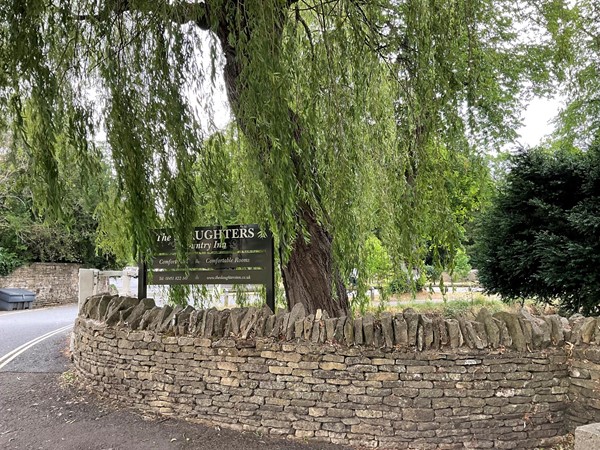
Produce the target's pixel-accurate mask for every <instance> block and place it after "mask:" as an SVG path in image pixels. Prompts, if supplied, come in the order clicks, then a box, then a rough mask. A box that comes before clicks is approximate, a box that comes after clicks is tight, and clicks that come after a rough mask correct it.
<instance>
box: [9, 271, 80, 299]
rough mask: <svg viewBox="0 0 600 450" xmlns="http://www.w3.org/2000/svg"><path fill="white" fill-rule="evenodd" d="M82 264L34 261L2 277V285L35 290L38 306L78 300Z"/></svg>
mask: <svg viewBox="0 0 600 450" xmlns="http://www.w3.org/2000/svg"><path fill="white" fill-rule="evenodd" d="M80 267H81V266H80V265H79V264H68V263H33V264H30V265H29V266H23V267H19V268H17V269H16V270H15V271H14V272H12V273H11V274H10V275H8V276H5V277H0V288H19V289H27V290H29V291H32V292H34V293H35V301H34V302H33V305H32V306H33V307H34V308H40V307H43V306H53V305H65V304H68V303H75V302H77V299H78V289H79V268H80Z"/></svg>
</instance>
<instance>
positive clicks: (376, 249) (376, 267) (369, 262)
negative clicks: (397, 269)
mask: <svg viewBox="0 0 600 450" xmlns="http://www.w3.org/2000/svg"><path fill="white" fill-rule="evenodd" d="M364 251H365V255H364V269H365V270H364V272H363V273H362V274H359V276H362V277H364V278H365V279H366V283H367V284H368V285H369V286H375V287H381V286H382V285H383V284H384V282H385V281H386V280H387V279H388V278H389V277H390V276H391V274H392V271H393V267H392V260H391V258H390V255H389V254H388V252H387V250H386V249H385V247H384V246H383V245H382V244H381V241H380V240H379V239H378V238H377V236H375V235H371V236H369V237H368V238H367V242H365V249H364Z"/></svg>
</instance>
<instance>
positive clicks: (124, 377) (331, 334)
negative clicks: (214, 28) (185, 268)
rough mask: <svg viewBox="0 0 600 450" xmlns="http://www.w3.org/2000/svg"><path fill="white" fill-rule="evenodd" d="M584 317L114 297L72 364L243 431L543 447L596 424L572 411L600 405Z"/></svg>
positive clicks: (98, 311) (173, 410)
mask: <svg viewBox="0 0 600 450" xmlns="http://www.w3.org/2000/svg"><path fill="white" fill-rule="evenodd" d="M594 320H596V319H594ZM585 322H587V323H591V322H590V321H589V319H584V318H581V317H574V318H573V319H572V320H571V321H568V320H566V319H562V318H560V317H558V316H545V317H537V316H532V315H530V314H529V313H527V312H526V311H522V312H521V313H519V314H509V313H500V314H496V315H491V314H490V313H489V312H487V311H485V310H484V311H483V312H482V313H480V314H479V316H478V317H477V320H476V321H469V320H462V319H460V320H452V319H442V318H439V317H429V316H426V315H421V314H417V313H416V312H414V311H412V310H406V311H404V313H402V314H396V315H391V314H383V315H381V317H379V318H375V317H373V316H365V317H363V318H359V319H351V318H329V317H326V315H323V314H322V313H320V312H318V313H317V315H308V316H307V315H306V314H305V312H304V310H303V309H302V307H301V306H296V307H295V308H294V309H293V310H292V311H291V312H290V313H285V314H283V313H282V314H278V315H277V316H275V315H273V314H272V313H271V312H270V310H268V309H267V308H264V309H256V308H243V309H233V310H224V311H217V310H214V309H211V310H207V311H198V310H194V309H193V308H191V307H187V308H181V307H176V308H171V307H169V306H166V307H164V308H157V307H155V306H154V302H153V300H151V299H144V300H142V301H138V300H137V299H134V298H128V297H111V296H107V295H104V296H96V297H90V298H89V299H88V300H87V301H86V302H85V304H84V305H83V306H82V309H81V312H80V316H79V318H78V319H77V322H76V327H75V342H74V344H75V345H74V355H73V356H74V361H75V366H76V368H77V370H78V372H79V374H80V376H81V377H83V378H84V379H85V381H86V383H87V384H89V385H90V386H92V388H93V389H95V390H96V391H98V392H100V393H102V394H103V395H106V396H108V397H110V398H113V399H117V400H119V401H121V402H124V403H126V404H128V405H132V406H135V407H137V408H140V409H142V410H148V411H154V412H158V413H161V414H166V415H176V416H179V417H185V418H189V419H196V420H201V421H208V422H210V423H212V424H219V425H221V426H225V427H229V428H233V429H236V430H246V431H255V432H261V433H265V434H272V435H273V434H277V435H286V436H293V437H298V438H308V439H318V440H324V441H330V442H334V443H340V444H348V445H352V446H355V447H361V448H365V447H379V448H396V449H406V448H426V449H434V448H437V449H462V448H504V449H516V448H538V447H549V446H552V445H555V444H557V443H558V442H560V441H561V439H562V436H563V435H564V434H565V433H566V432H567V431H568V430H569V429H570V428H569V427H570V426H572V425H573V424H575V423H577V424H579V423H583V422H586V421H588V419H589V418H591V417H593V415H589V408H588V405H587V404H585V405H581V406H580V407H577V408H574V400H575V399H576V398H582V397H585V398H587V399H588V400H586V401H587V402H588V403H589V404H590V405H591V404H592V403H593V405H594V406H593V407H595V405H596V403H598V400H592V399H596V398H598V397H597V392H594V391H593V389H594V386H595V385H594V386H592V385H590V384H589V383H590V382H592V381H593V382H594V383H595V382H596V380H597V379H598V378H596V375H597V374H600V371H598V372H596V371H595V370H596V368H599V367H600V366H599V365H597V363H593V364H594V365H593V367H592V366H591V365H590V364H591V363H589V361H588V362H585V361H587V360H584V359H583V358H582V357H583V356H585V355H587V356H586V357H587V358H591V353H589V352H593V355H594V357H596V355H598V353H597V352H596V347H594V346H591V345H590V344H594V345H595V337H594V336H595V333H596V327H590V326H589V325H588V326H587V327H584V326H583V325H584V323H585ZM594 323H596V322H594ZM586 341H587V342H586ZM572 342H575V343H576V344H575V347H574V346H573V345H571V343H572ZM573 348H576V351H573ZM577 352H583V353H581V354H579V353H577ZM586 352H587V353H586ZM590 368H592V369H593V370H592V371H590ZM576 371H579V372H577V373H578V374H579V375H577V376H575V375H576ZM586 371H587V372H586ZM572 380H575V381H572ZM577 380H587V381H584V382H583V383H580V382H578V381H577ZM583 389H588V391H584V390H583ZM577 396H579V397H577Z"/></svg>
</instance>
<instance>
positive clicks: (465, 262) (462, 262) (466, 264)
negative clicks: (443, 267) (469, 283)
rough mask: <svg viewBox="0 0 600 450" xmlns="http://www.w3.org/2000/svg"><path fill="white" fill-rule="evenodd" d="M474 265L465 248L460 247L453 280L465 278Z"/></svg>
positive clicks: (455, 259) (455, 258)
mask: <svg viewBox="0 0 600 450" xmlns="http://www.w3.org/2000/svg"><path fill="white" fill-rule="evenodd" d="M471 269H472V267H471V264H470V261H469V256H468V255H467V254H466V253H465V251H464V250H463V249H459V250H458V251H457V252H456V256H455V257H454V268H453V271H452V280H453V281H458V280H464V279H465V278H467V275H469V272H470V271H471Z"/></svg>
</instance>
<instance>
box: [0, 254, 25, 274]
mask: <svg viewBox="0 0 600 450" xmlns="http://www.w3.org/2000/svg"><path fill="white" fill-rule="evenodd" d="M23 263H24V262H23V261H22V260H21V259H20V258H19V257H18V256H17V255H15V254H14V253H12V252H10V251H8V250H7V249H5V248H2V247H0V275H1V276H4V275H8V274H9V273H11V272H12V271H13V270H15V269H16V268H17V267H19V266H21V265H23Z"/></svg>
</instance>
